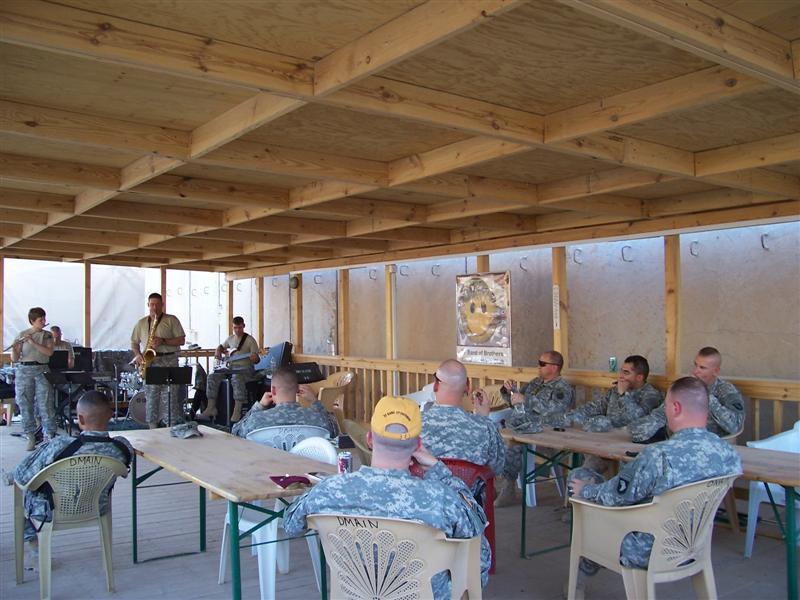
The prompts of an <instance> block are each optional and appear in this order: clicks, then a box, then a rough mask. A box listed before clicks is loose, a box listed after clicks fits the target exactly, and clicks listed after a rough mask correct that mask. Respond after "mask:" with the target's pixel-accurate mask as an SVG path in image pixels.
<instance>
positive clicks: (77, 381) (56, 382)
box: [44, 371, 95, 435]
mask: <svg viewBox="0 0 800 600" xmlns="http://www.w3.org/2000/svg"><path fill="white" fill-rule="evenodd" d="M44 378H45V379H46V380H47V381H48V383H49V384H50V385H51V386H53V392H54V396H60V393H61V389H59V387H58V386H62V385H66V386H68V389H69V391H68V392H67V398H66V401H61V402H57V404H56V414H58V415H60V416H61V418H62V419H63V420H64V429H65V430H66V431H67V433H68V434H70V435H71V434H72V414H71V409H72V402H73V400H74V399H75V398H76V396H77V394H78V392H82V391H83V388H86V389H89V388H88V387H87V386H93V385H94V383H95V381H94V379H93V378H92V375H91V373H87V372H85V371H48V372H47V373H45V374H44ZM73 386H76V387H74V388H73ZM65 408H66V409H67V414H66V415H65V414H63V413H64V409H65Z"/></svg>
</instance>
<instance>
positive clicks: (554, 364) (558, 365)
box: [539, 360, 561, 367]
mask: <svg viewBox="0 0 800 600" xmlns="http://www.w3.org/2000/svg"><path fill="white" fill-rule="evenodd" d="M547 365H553V366H554V367H560V366H561V365H560V364H558V363H551V362H545V361H543V360H540V361H539V366H540V367H546V366H547Z"/></svg>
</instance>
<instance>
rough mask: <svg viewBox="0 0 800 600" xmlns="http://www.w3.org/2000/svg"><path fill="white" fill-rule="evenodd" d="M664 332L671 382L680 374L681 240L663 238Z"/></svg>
mask: <svg viewBox="0 0 800 600" xmlns="http://www.w3.org/2000/svg"><path fill="white" fill-rule="evenodd" d="M664 332H665V335H666V365H665V367H666V375H667V379H669V380H673V379H675V378H676V377H677V376H678V374H679V373H680V369H681V357H680V343H681V338H680V336H681V240H680V236H679V235H667V236H664Z"/></svg>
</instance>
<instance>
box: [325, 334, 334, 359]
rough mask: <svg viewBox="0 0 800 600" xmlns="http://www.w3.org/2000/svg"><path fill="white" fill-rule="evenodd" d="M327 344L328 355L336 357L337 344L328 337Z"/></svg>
mask: <svg viewBox="0 0 800 600" xmlns="http://www.w3.org/2000/svg"><path fill="white" fill-rule="evenodd" d="M325 343H326V345H327V347H328V354H330V355H331V356H336V344H335V343H334V341H333V338H332V337H328V339H327V340H326V342H325Z"/></svg>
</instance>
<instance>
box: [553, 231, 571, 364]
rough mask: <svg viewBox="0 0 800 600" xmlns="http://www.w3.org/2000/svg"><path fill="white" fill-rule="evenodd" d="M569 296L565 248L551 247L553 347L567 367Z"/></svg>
mask: <svg viewBox="0 0 800 600" xmlns="http://www.w3.org/2000/svg"><path fill="white" fill-rule="evenodd" d="M568 316H569V296H568V293H567V249H566V247H565V246H558V247H556V248H553V349H554V350H557V351H559V352H560V353H561V354H562V355H563V356H564V366H563V368H564V369H567V368H569V319H568Z"/></svg>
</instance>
